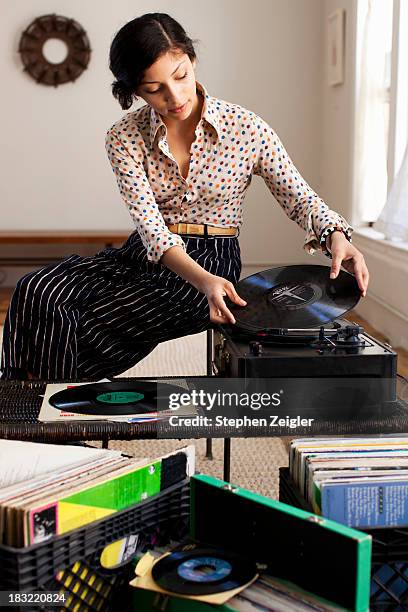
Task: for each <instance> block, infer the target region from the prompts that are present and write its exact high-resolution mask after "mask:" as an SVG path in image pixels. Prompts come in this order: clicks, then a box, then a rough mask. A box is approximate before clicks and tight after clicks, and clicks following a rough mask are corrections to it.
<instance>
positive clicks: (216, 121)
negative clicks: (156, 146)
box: [150, 81, 221, 146]
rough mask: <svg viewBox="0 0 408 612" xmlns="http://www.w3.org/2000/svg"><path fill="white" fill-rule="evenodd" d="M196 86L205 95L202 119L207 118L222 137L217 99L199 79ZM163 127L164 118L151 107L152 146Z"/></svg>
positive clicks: (218, 136)
mask: <svg viewBox="0 0 408 612" xmlns="http://www.w3.org/2000/svg"><path fill="white" fill-rule="evenodd" d="M196 88H197V91H199V92H200V93H201V94H202V96H203V97H204V103H203V108H202V111H201V120H202V119H205V121H207V123H209V124H210V125H211V126H212V127H213V128H214V130H215V131H216V133H217V138H220V132H221V127H220V113H219V110H218V107H217V104H216V99H215V98H213V97H212V96H210V95H209V94H208V93H207V90H206V89H205V87H204V86H203V85H201V83H199V82H198V81H196ZM161 127H164V129H165V130H166V125H165V123H164V122H163V119H162V118H161V116H160V115H159V113H156V111H155V110H154V109H153V108H151V109H150V145H151V146H153V143H154V141H155V138H156V135H157V132H158V130H159V128H161Z"/></svg>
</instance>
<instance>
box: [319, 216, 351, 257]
mask: <svg viewBox="0 0 408 612" xmlns="http://www.w3.org/2000/svg"><path fill="white" fill-rule="evenodd" d="M333 232H343V234H344V236H345V237H346V238H347V240H348V241H349V242H351V234H352V232H353V228H352V227H350V226H349V225H348V224H347V223H346V222H345V225H343V224H341V225H334V226H331V227H326V229H325V230H324V231H323V232H322V235H321V236H320V248H321V250H322V252H323V253H324V254H325V255H326V257H330V258H331V256H332V254H331V251H330V250H329V247H328V246H327V239H328V237H329V236H331V235H332V234H333Z"/></svg>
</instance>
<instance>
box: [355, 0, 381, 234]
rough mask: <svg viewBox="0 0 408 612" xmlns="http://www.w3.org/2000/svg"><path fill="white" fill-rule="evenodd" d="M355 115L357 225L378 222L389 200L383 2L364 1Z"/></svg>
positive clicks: (374, 0)
mask: <svg viewBox="0 0 408 612" xmlns="http://www.w3.org/2000/svg"><path fill="white" fill-rule="evenodd" d="M360 7H361V10H362V11H364V13H363V12H362V15H364V28H363V37H362V42H361V53H360V57H361V64H360V67H359V68H360V70H359V72H360V74H359V75H358V82H359V88H358V94H357V96H358V97H357V115H356V156H355V159H356V177H357V180H356V189H357V198H356V202H357V204H356V224H359V223H361V222H367V221H374V220H375V219H377V218H378V215H379V214H380V211H381V209H382V208H383V206H384V202H385V200H386V197H387V143H386V122H387V113H386V104H385V94H386V90H385V61H386V51H387V50H386V43H387V39H386V36H384V4H383V0H364V2H361V4H360Z"/></svg>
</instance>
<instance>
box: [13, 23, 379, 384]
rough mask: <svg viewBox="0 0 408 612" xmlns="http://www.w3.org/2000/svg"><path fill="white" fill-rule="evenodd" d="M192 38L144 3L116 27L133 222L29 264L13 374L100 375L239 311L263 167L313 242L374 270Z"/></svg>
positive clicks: (115, 133)
mask: <svg viewBox="0 0 408 612" xmlns="http://www.w3.org/2000/svg"><path fill="white" fill-rule="evenodd" d="M195 63H196V54H195V51H194V46H193V43H192V41H191V39H190V38H189V37H188V36H187V34H186V32H185V31H184V29H183V28H182V27H181V26H180V24H178V23H177V22H176V21H175V20H174V19H172V18H171V17H169V16H168V15H166V14H162V13H153V14H148V15H143V16H142V17H139V18H137V19H134V20H133V21H131V22H129V23H127V24H126V25H125V26H124V27H123V28H122V29H121V30H120V31H119V32H118V33H117V34H116V36H115V38H114V40H113V42H112V46H111V50H110V68H111V70H112V72H113V74H114V76H115V78H116V81H115V82H114V83H113V87H112V91H113V95H114V96H115V98H117V100H118V101H119V103H120V105H121V107H122V108H123V109H124V110H128V109H129V108H130V107H131V105H132V103H133V101H134V100H135V99H138V98H142V99H143V100H144V101H145V102H146V105H144V106H143V107H142V108H140V109H139V110H137V111H135V112H130V113H127V114H126V115H125V116H124V117H123V118H122V119H121V120H120V121H118V122H117V123H116V124H115V125H114V126H113V127H112V128H111V129H110V130H109V131H108V134H107V139H106V146H107V152H108V156H109V159H110V162H111V164H112V168H113V171H114V173H115V175H116V179H117V182H118V186H119V190H120V193H121V195H122V198H123V200H124V202H125V204H126V206H127V208H128V209H129V212H130V214H131V216H132V219H133V221H134V224H135V227H136V230H135V231H134V232H133V234H131V236H130V237H129V239H128V240H127V241H126V243H125V244H124V245H123V246H122V247H121V248H119V249H114V248H108V249H105V250H104V251H101V252H100V253H98V254H97V255H95V256H93V257H80V256H78V255H72V256H70V257H67V258H66V259H64V260H63V261H62V262H60V263H58V264H55V265H52V266H49V267H47V268H44V269H42V270H39V271H36V272H33V273H31V274H28V275H26V276H24V277H23V278H22V279H21V280H20V281H19V283H18V286H17V288H16V291H15V293H14V295H13V298H12V301H11V304H10V308H9V312H8V316H7V320H6V324H5V329H4V340H3V350H2V365H1V369H2V373H3V378H5V379H12V378H27V377H36V378H37V377H38V378H44V379H50V380H51V379H73V378H95V377H97V378H100V377H105V376H113V375H116V374H120V373H121V372H124V371H125V370H126V369H128V368H130V367H131V366H133V365H134V364H135V363H137V362H138V361H139V360H140V359H142V358H143V357H145V356H146V355H147V354H148V353H150V352H151V351H152V350H153V349H154V348H155V346H156V345H157V344H158V343H159V342H162V341H164V340H169V339H171V338H176V337H180V336H184V335H187V334H192V333H195V332H200V331H202V330H204V329H206V328H208V327H209V325H210V321H212V322H214V323H226V322H229V323H234V317H233V315H232V313H231V312H230V310H229V309H228V307H227V305H226V303H225V301H224V297H226V296H228V297H229V298H230V299H231V300H232V302H234V303H236V304H238V305H240V306H242V307H244V306H245V302H244V301H243V300H242V299H241V298H240V297H239V296H238V295H237V292H236V291H235V289H234V284H236V283H237V281H238V279H239V276H240V271H241V261H240V251H239V245H238V232H239V227H240V225H241V213H242V207H243V200H244V196H245V193H246V190H247V188H248V185H249V183H250V182H251V178H252V176H253V175H260V176H262V178H263V179H264V181H265V183H266V184H267V186H268V187H269V189H270V191H271V193H272V195H273V196H274V197H275V199H276V200H277V201H278V203H279V204H280V205H281V206H282V208H283V210H284V211H285V212H286V214H287V215H288V217H289V218H291V219H293V220H294V221H295V222H296V223H298V225H300V226H301V227H302V228H303V229H304V230H305V232H306V236H305V248H306V249H307V250H308V251H309V252H312V251H313V250H314V249H318V248H321V249H323V251H324V252H326V253H329V249H330V251H331V256H332V267H331V276H332V277H333V278H334V277H336V276H337V274H338V272H339V270H340V266H341V265H343V266H344V267H345V268H346V269H347V270H349V271H351V272H353V273H354V274H355V275H356V278H357V282H358V284H359V287H360V289H361V292H362V294H363V295H365V292H366V290H367V285H368V271H367V268H366V265H365V263H364V259H363V256H362V255H361V253H360V252H359V251H358V250H357V249H356V248H355V247H354V246H353V245H352V244H351V243H350V241H349V239H350V234H351V228H350V227H349V225H348V224H347V222H346V221H345V220H344V219H343V218H342V217H341V216H340V215H338V214H337V213H336V212H333V211H332V210H330V209H329V208H328V206H327V205H326V204H325V203H324V202H323V201H322V200H321V199H320V198H319V197H318V196H317V194H316V193H314V192H313V190H312V189H311V188H310V187H309V185H308V184H307V183H306V181H305V180H304V179H303V178H302V177H301V175H300V174H299V172H298V171H297V169H296V168H295V166H294V165H293V163H292V162H291V160H290V159H289V157H288V155H287V153H286V151H285V149H284V147H283V145H282V143H281V142H280V140H279V138H278V136H277V135H276V133H275V132H274V131H273V130H272V128H270V127H269V125H267V124H266V123H265V122H264V121H263V120H262V119H261V118H260V117H258V116H257V115H255V114H254V113H253V112H250V111H248V110H246V109H244V108H242V107H241V106H239V105H237V104H231V103H229V102H225V101H223V100H219V99H217V98H214V97H212V96H210V95H209V94H208V93H207V92H206V90H205V89H204V87H203V86H202V85H200V84H199V83H197V82H196V79H195V72H194V70H195Z"/></svg>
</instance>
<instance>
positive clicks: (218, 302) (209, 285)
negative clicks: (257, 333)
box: [197, 273, 246, 323]
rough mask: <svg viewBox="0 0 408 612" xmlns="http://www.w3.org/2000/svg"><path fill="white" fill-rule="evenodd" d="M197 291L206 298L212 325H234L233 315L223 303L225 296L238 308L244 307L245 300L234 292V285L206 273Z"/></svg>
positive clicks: (224, 279) (220, 277)
mask: <svg viewBox="0 0 408 612" xmlns="http://www.w3.org/2000/svg"><path fill="white" fill-rule="evenodd" d="M197 289H198V290H199V291H201V293H204V294H205V295H206V296H207V300H208V304H209V307H210V320H211V321H212V322H213V323H235V318H234V315H233V314H232V312H231V311H230V310H229V309H228V308H227V305H226V304H225V302H224V297H225V296H228V297H229V299H230V300H231V302H234V304H238V306H246V302H245V300H243V299H242V298H241V297H240V296H239V295H238V293H237V292H236V291H235V287H234V285H233V284H232V283H231V282H230V281H228V280H227V279H226V278H223V277H222V276H215V274H210V273H207V274H206V275H205V276H204V277H203V279H202V280H201V282H200V283H199V285H198V286H197Z"/></svg>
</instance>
